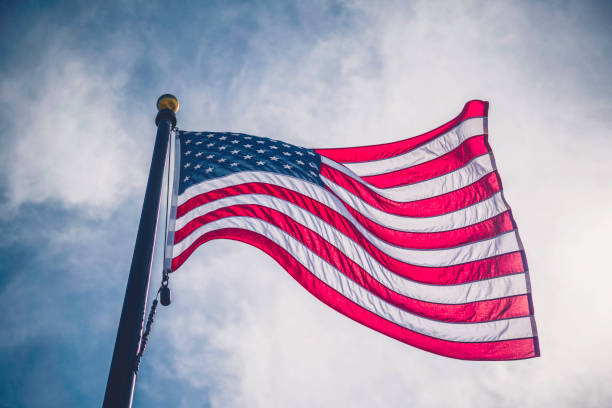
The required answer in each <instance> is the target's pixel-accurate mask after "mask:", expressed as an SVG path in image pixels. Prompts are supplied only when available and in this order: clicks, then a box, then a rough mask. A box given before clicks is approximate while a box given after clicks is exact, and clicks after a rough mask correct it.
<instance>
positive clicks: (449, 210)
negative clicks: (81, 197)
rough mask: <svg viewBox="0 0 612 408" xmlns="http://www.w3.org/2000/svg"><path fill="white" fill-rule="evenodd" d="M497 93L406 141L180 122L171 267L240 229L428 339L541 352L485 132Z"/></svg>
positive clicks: (338, 304)
mask: <svg viewBox="0 0 612 408" xmlns="http://www.w3.org/2000/svg"><path fill="white" fill-rule="evenodd" d="M487 113H488V103H487V102H484V101H476V100H474V101H470V102H468V103H467V104H466V105H465V107H464V109H463V111H462V112H461V113H460V114H459V115H458V116H457V117H456V118H454V119H453V120H451V121H449V122H448V123H446V124H444V125H442V126H440V127H438V128H437V129H434V130H432V131H430V132H427V133H424V134H422V135H419V136H416V137H412V138H409V139H405V140H402V141H398V142H393V143H386V144H379V145H374V146H363V147H353V148H336V149H307V148H303V147H299V146H294V145H291V144H289V143H285V142H282V141H278V140H272V139H268V138H265V137H258V136H252V135H247V134H243V133H229V132H186V131H179V134H178V136H179V137H178V138H179V141H180V146H179V148H180V154H178V156H179V157H180V160H177V161H176V162H175V165H176V166H177V168H179V169H180V170H179V173H178V177H177V178H178V182H179V184H178V198H177V203H176V204H177V208H176V221H175V227H174V238H173V239H174V246H173V248H172V256H171V269H172V271H176V270H177V269H179V268H180V267H181V265H183V263H184V262H185V261H186V260H187V258H188V257H189V256H190V255H191V254H192V253H193V252H194V250H195V249H196V248H198V247H199V246H200V245H202V244H203V243H205V242H207V241H210V240H213V239H222V238H223V239H233V240H238V241H242V242H245V243H248V244H250V245H253V246H255V247H257V248H259V249H261V250H262V251H264V252H266V253H267V254H268V255H270V256H271V257H272V258H274V259H275V260H276V261H277V262H278V263H279V264H280V265H281V266H282V267H283V268H284V269H285V270H286V271H287V272H288V273H289V274H291V276H293V277H294V278H295V280H297V281H298V282H299V283H300V284H301V285H302V286H303V287H304V288H306V289H307V290H308V291H309V292H310V293H312V294H313V295H314V296H316V297H317V298H318V299H319V300H321V301H322V302H324V303H326V304H327V305H329V306H330V307H332V308H334V309H336V310H337V311H339V312H340V313H342V314H344V315H346V316H348V317H350V318H351V319H354V320H355V321H357V322H359V323H362V324H363V325H365V326H368V327H370V328H372V329H374V330H377V331H379V332H381V333H384V334H386V335H388V336H390V337H393V338H395V339H397V340H400V341H402V342H405V343H407V344H410V345H412V346H415V347H419V348H421V349H423V350H427V351H430V352H433V353H437V354H440V355H444V356H448V357H453V358H460V359H469V360H514V359H524V358H530V357H536V356H539V346H538V337H537V331H536V326H535V320H534V318H533V303H532V300H531V287H530V283H529V276H528V268H527V262H526V258H525V253H524V250H523V247H522V244H521V241H520V238H519V236H518V231H517V227H516V223H515V221H514V218H513V216H512V212H511V210H510V207H509V206H508V204H507V202H506V200H505V199H504V197H503V194H502V184H501V179H500V177H499V174H498V172H497V168H496V165H495V160H494V158H493V154H492V152H491V147H490V145H489V143H488V140H487V138H488V129H487Z"/></svg>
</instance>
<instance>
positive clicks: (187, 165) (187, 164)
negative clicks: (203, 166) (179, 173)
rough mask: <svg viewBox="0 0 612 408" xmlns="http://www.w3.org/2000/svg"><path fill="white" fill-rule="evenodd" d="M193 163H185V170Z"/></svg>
mask: <svg viewBox="0 0 612 408" xmlns="http://www.w3.org/2000/svg"><path fill="white" fill-rule="evenodd" d="M190 166H191V163H185V165H184V166H183V167H184V168H187V167H190Z"/></svg>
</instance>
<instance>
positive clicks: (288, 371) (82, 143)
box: [0, 1, 612, 407]
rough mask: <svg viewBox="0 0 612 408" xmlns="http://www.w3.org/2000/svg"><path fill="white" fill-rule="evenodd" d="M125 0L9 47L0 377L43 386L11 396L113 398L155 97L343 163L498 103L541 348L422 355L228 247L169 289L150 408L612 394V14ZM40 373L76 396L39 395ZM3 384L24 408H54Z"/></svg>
mask: <svg viewBox="0 0 612 408" xmlns="http://www.w3.org/2000/svg"><path fill="white" fill-rule="evenodd" d="M123 6H124V8H123V9H122V10H123V13H119V12H118V11H117V10H116V9H112V8H105V7H102V6H97V7H92V8H77V9H76V10H77V11H75V12H73V13H72V14H69V15H68V16H67V17H66V21H67V22H68V23H69V24H68V23H67V24H66V26H65V27H59V26H58V25H57V24H55V23H50V22H49V21H47V20H46V19H44V18H38V19H33V20H32V21H33V23H32V24H33V26H34V28H32V30H31V31H30V33H29V34H28V35H26V36H24V39H23V40H22V41H23V44H36V41H38V42H40V43H42V44H44V45H45V46H44V47H42V48H37V47H35V46H33V47H32V49H33V50H34V55H35V57H36V58H33V57H28V58H26V56H27V55H26V54H24V52H23V51H19V52H17V51H15V50H14V47H13V48H11V49H12V50H13V51H11V52H13V54H12V55H14V56H15V58H16V60H15V61H16V62H15V64H17V66H18V67H20V68H21V71H22V72H19V71H20V69H17V68H15V67H13V68H11V69H10V70H8V74H7V75H6V76H5V77H3V78H2V80H1V81H0V99H1V100H2V101H3V102H4V103H5V104H8V103H10V106H12V108H11V109H12V110H11V111H10V112H9V113H10V114H8V113H6V112H5V113H2V114H0V116H1V117H2V118H4V119H5V120H7V129H8V130H9V132H10V137H9V136H7V135H4V136H3V137H2V140H3V141H7V143H6V144H5V147H4V148H3V149H2V158H3V160H4V163H3V165H2V169H3V176H4V178H3V181H2V186H1V187H2V190H1V191H2V192H3V194H4V195H5V196H6V197H7V200H8V204H7V203H5V205H4V206H5V207H6V208H7V211H9V212H7V214H8V213H10V214H12V215H11V217H7V216H4V217H2V218H0V220H1V222H2V224H1V225H2V226H3V229H4V230H8V231H17V233H16V234H13V235H12V236H6V237H5V238H4V239H3V241H2V245H0V251H1V253H2V254H3V256H6V260H7V262H6V266H5V267H4V268H5V271H6V273H4V272H3V276H5V278H3V280H0V283H1V286H0V288H1V290H2V292H1V293H0V295H2V297H0V306H3V307H2V308H3V309H5V310H8V308H9V306H11V304H12V303H14V304H13V305H12V306H13V307H14V308H13V309H12V310H16V312H15V313H13V315H11V316H9V317H5V319H4V320H3V322H4V323H5V326H6V327H8V328H9V330H10V331H11V333H12V336H11V337H10V338H6V339H4V340H3V341H2V342H1V343H0V368H1V369H2V370H3V373H2V374H3V376H2V378H8V377H10V376H9V375H8V374H7V373H8V370H11V371H12V372H14V373H16V374H14V375H16V376H18V377H19V378H22V379H26V378H28V377H27V369H28V367H29V369H31V370H33V371H35V372H36V373H37V374H36V375H37V376H36V377H33V379H32V380H31V381H25V382H26V383H27V387H26V386H21V388H19V387H20V386H19V385H15V387H18V389H19V393H24V392H26V391H27V392H28V393H30V394H31V395H34V394H36V395H43V394H44V392H46V391H47V389H48V388H49V387H51V386H52V387H54V389H56V392H54V393H52V395H51V394H50V395H51V397H49V398H50V399H49V400H47V401H46V402H50V403H49V404H47V405H58V406H59V405H66V404H70V403H71V402H73V405H74V401H77V402H80V403H83V402H84V403H85V404H90V405H91V404H98V403H99V401H100V399H101V395H102V393H103V391H104V390H103V387H104V383H105V381H106V369H107V368H108V361H109V359H110V355H111V354H110V353H111V350H112V341H113V340H114V330H115V327H114V325H115V323H116V319H117V318H118V313H119V307H120V302H121V298H122V295H123V285H124V283H125V274H126V273H127V267H128V266H129V259H130V256H131V249H132V247H133V239H134V237H135V229H136V225H137V217H138V212H139V210H140V208H139V206H140V203H141V201H140V200H141V199H142V194H143V191H144V183H145V178H146V171H147V169H148V160H149V157H150V152H151V149H152V139H153V133H154V127H153V124H152V119H153V118H152V116H153V114H154V112H153V110H154V109H153V102H154V100H155V98H156V97H157V96H158V94H160V93H162V92H165V91H171V92H174V93H176V94H177V95H178V96H179V99H180V100H181V104H182V108H181V111H180V112H179V126H180V127H181V128H185V129H190V130H209V129H210V130H229V131H241V132H250V133H254V134H259V135H262V136H270V137H275V138H282V139H286V140H289V141H291V142H293V143H296V144H301V145H305V146H325V147H327V146H332V145H333V146H348V145H361V144H374V143H380V142H385V141H391V140H397V139H400V138H404V137H407V136H412V135H415V134H417V133H419V132H422V131H425V130H428V129H430V128H432V127H435V126H437V125H439V124H440V123H441V122H443V121H445V120H447V119H449V118H450V117H452V116H454V115H455V114H456V113H457V112H458V111H459V109H461V107H462V106H463V103H464V102H465V101H467V100H468V99H472V98H482V99H488V100H490V101H491V102H492V105H491V112H490V122H489V129H490V132H491V138H490V140H491V144H492V145H493V150H494V151H495V154H496V158H497V162H498V165H499V167H500V172H501V176H502V179H503V180H504V188H505V189H506V191H507V197H508V199H509V201H510V204H511V205H512V206H513V209H514V213H515V217H516V218H517V221H518V224H519V227H520V230H521V234H522V238H523V241H524V243H525V246H526V248H527V255H528V259H529V263H530V269H531V278H532V284H533V290H534V301H535V308H536V319H537V321H538V326H539V332H540V342H541V347H542V354H543V356H542V357H541V358H539V359H535V360H530V361H521V362H513V363H487V364H483V363H475V362H463V361H455V360H450V359H447V358H442V357H437V356H433V355H429V354H427V353H425V352H422V351H420V350H416V349H412V348H410V347H408V346H405V345H403V344H401V343H398V342H396V341H394V340H391V339H389V338H386V337H384V336H382V335H380V334H378V333H376V332H373V331H370V330H369V329H366V328H365V327H362V326H360V325H358V324H356V323H353V322H352V321H350V320H349V319H347V318H345V317H343V316H341V315H339V314H338V313H336V312H335V311H333V310H331V309H329V308H327V307H326V306H325V305H323V304H321V303H320V302H318V301H317V300H316V299H314V298H313V297H312V296H311V295H309V294H308V293H307V292H306V291H305V290H304V289H302V288H301V287H300V286H299V285H298V284H297V283H295V282H294V281H293V280H292V279H291V278H290V276H289V275H288V274H286V273H285V272H284V271H283V270H282V269H281V268H280V267H279V266H278V265H276V264H275V263H274V262H273V261H271V260H270V259H268V258H267V257H266V256H265V255H264V254H263V253H261V252H259V251H257V250H255V249H253V248H250V247H246V246H244V245H243V244H239V243H230V242H224V241H219V242H212V243H209V244H207V245H206V246H204V247H202V248H200V249H199V250H198V253H197V254H196V255H194V256H193V257H192V258H191V259H190V261H189V263H188V264H187V265H185V267H184V268H182V269H181V271H180V272H177V274H176V275H175V276H173V277H172V280H171V285H172V287H173V290H174V303H173V305H172V307H170V308H168V309H161V310H160V311H159V315H158V318H157V320H156V323H155V326H154V332H153V334H152V338H151V341H150V343H149V348H148V350H147V354H146V356H145V359H144V361H143V366H142V368H141V374H140V378H139V382H138V388H137V396H136V405H137V406H145V405H163V404H171V405H176V406H194V405H195V406H235V407H241V406H249V407H250V406H266V407H267V406H289V405H291V406H298V407H299V406H322V407H325V406H332V405H335V406H345V405H351V406H356V407H371V406H397V407H399V406H406V405H408V404H412V405H417V406H440V405H449V404H452V405H453V406H458V407H461V406H468V405H469V406H474V405H477V406H480V405H482V406H515V405H522V406H542V405H545V406H548V405H553V404H554V405H556V406H575V405H578V404H579V405H582V406H593V407H597V406H605V405H608V404H609V403H610V401H612V393H611V392H610V391H609V390H608V388H609V387H605V385H606V384H607V383H609V382H610V381H611V380H612V374H610V371H609V366H610V364H612V361H611V360H610V357H608V354H609V353H608V354H606V353H605V350H606V349H607V342H606V341H607V340H606V339H608V338H609V337H610V335H612V329H611V327H610V326H609V325H608V324H606V323H605V322H606V321H607V320H608V316H609V315H610V313H611V312H612V306H611V304H610V302H609V301H608V296H607V294H606V293H607V292H606V290H607V287H609V285H610V284H611V283H612V281H611V278H610V277H609V274H608V273H607V272H606V271H607V269H609V268H608V267H607V264H608V262H607V259H606V254H607V235H608V231H609V230H610V228H612V216H611V215H610V212H609V208H610V205H611V204H612V192H611V191H610V189H609V187H607V186H608V184H609V180H610V178H611V176H612V174H611V173H612V167H611V166H610V165H609V158H608V157H607V156H608V155H609V152H610V151H612V140H611V139H610V138H609V133H610V131H609V130H610V126H611V125H612V123H611V121H612V120H611V119H610V118H612V112H611V110H612V104H611V103H610V101H611V100H612V85H611V84H610V82H609V80H608V78H609V75H610V68H609V67H610V62H611V59H612V36H611V32H610V31H611V30H610V28H609V25H608V24H607V20H606V18H605V17H606V16H609V15H610V9H609V7H606V6H604V5H601V6H600V5H597V4H593V5H583V4H580V3H567V2H548V3H537V4H532V3H527V2H525V3H517V2H515V3H503V4H501V3H495V4H492V3H483V2H462V3H461V4H459V3H456V2H411V3H406V2H393V1H390V2H385V4H384V5H383V4H382V3H380V2H360V1H350V2H324V1H321V2H317V3H308V4H304V3H297V4H284V3H275V4H272V3H271V2H270V3H267V2H261V3H256V4H220V3H219V4H215V3H210V4H207V5H206V6H201V5H198V4H196V3H194V4H191V5H185V6H184V8H180V7H176V8H173V9H172V10H167V8H166V7H165V5H156V4H147V5H144V4H142V3H134V4H129V5H125V4H124V5H123ZM53 10H54V11H53V12H55V13H57V10H55V9H53ZM43 12H44V13H49V12H50V11H48V10H47V11H41V13H43ZM164 13H167V14H164ZM32 14H33V15H35V16H36V15H38V14H36V12H34V11H32ZM41 15H42V14H41ZM162 16H165V17H162ZM41 27H44V28H46V30H45V29H42V28H41ZM44 32H49V33H50V38H43V37H42V34H41V33H44ZM34 60H36V61H37V62H33V61H34ZM36 214H38V217H39V218H36ZM37 224H38V225H44V226H45V228H43V229H42V230H43V231H44V234H42V238H43V241H44V243H45V244H44V245H41V244H38V243H37V237H36V231H38V229H37ZM7 235H10V234H7ZM15 236H16V237H18V238H15ZM157 279H158V278H157V277H155V278H154V282H155V281H156V280H157ZM18 299H21V300H18ZM15 307H16V308H15ZM90 311H91V312H90ZM84 322H86V323H84ZM92 334H93V336H92ZM41 337H44V338H48V339H50V344H51V345H45V346H43V345H41V344H40V342H39V340H38V339H39V338H41ZM17 349H19V350H21V351H20V352H19V353H18V354H16V355H18V356H27V355H29V356H31V357H30V358H31V362H30V363H28V364H29V366H28V367H26V368H22V369H19V364H18V359H17V358H16V357H15V356H11V353H12V352H13V351H15V350H17ZM28 353H29V354H28ZM36 353H39V354H38V355H37V354H36ZM54 353H56V354H57V355H59V356H61V357H62V358H61V359H60V358H55V357H53V356H54V355H56V354H54ZM14 357H15V358H14ZM54 358H55V359H54ZM63 359H67V360H66V361H68V360H69V359H74V360H75V361H77V362H78V363H76V364H80V365H87V366H88V367H95V368H96V370H83V369H81V370H76V369H75V367H74V366H73V365H72V364H70V363H62V361H63ZM19 361H21V360H19ZM81 368H82V367H81ZM77 371H78V372H79V373H80V374H78V373H77ZM85 371H87V372H95V374H87V375H84V374H83V373H84V372H85ZM43 373H51V374H52V375H55V376H56V378H62V377H61V376H62V375H64V376H65V378H66V382H68V383H69V382H70V381H73V382H74V384H76V385H72V386H70V385H66V384H63V383H62V382H61V381H59V380H58V381H57V382H53V383H49V384H48V385H46V384H45V382H44V381H36V380H35V379H36V378H39V377H40V378H42V377H43ZM51 374H50V375H51ZM7 384H9V383H8V382H7ZM11 384H12V383H11ZM3 387H4V388H0V392H2V394H3V395H4V396H6V398H4V399H5V400H6V401H16V402H19V401H21V402H22V403H28V402H29V404H30V405H31V406H42V405H45V404H44V402H45V400H44V398H38V399H27V398H26V399H24V398H25V397H23V398H22V399H19V398H20V397H19V395H22V394H17V393H16V392H15V391H11V389H10V388H8V386H3ZM58 389H59V390H61V392H59V391H57V390H58ZM441 390H443V391H441ZM23 401H26V402H23ZM77 405H79V404H78V403H77Z"/></svg>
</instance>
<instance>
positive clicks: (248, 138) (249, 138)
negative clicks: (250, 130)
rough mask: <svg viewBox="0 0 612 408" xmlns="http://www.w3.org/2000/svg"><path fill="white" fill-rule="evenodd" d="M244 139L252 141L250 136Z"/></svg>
mask: <svg viewBox="0 0 612 408" xmlns="http://www.w3.org/2000/svg"><path fill="white" fill-rule="evenodd" d="M244 138H245V139H246V140H251V139H252V137H251V136H245V137H244Z"/></svg>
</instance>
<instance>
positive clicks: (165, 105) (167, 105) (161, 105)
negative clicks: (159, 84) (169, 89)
mask: <svg viewBox="0 0 612 408" xmlns="http://www.w3.org/2000/svg"><path fill="white" fill-rule="evenodd" d="M162 109H170V110H171V111H172V112H174V113H176V112H177V111H178V110H179V101H178V99H176V96H174V95H171V94H163V95H162V96H160V97H159V98H158V99H157V110H158V111H160V110H162Z"/></svg>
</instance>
